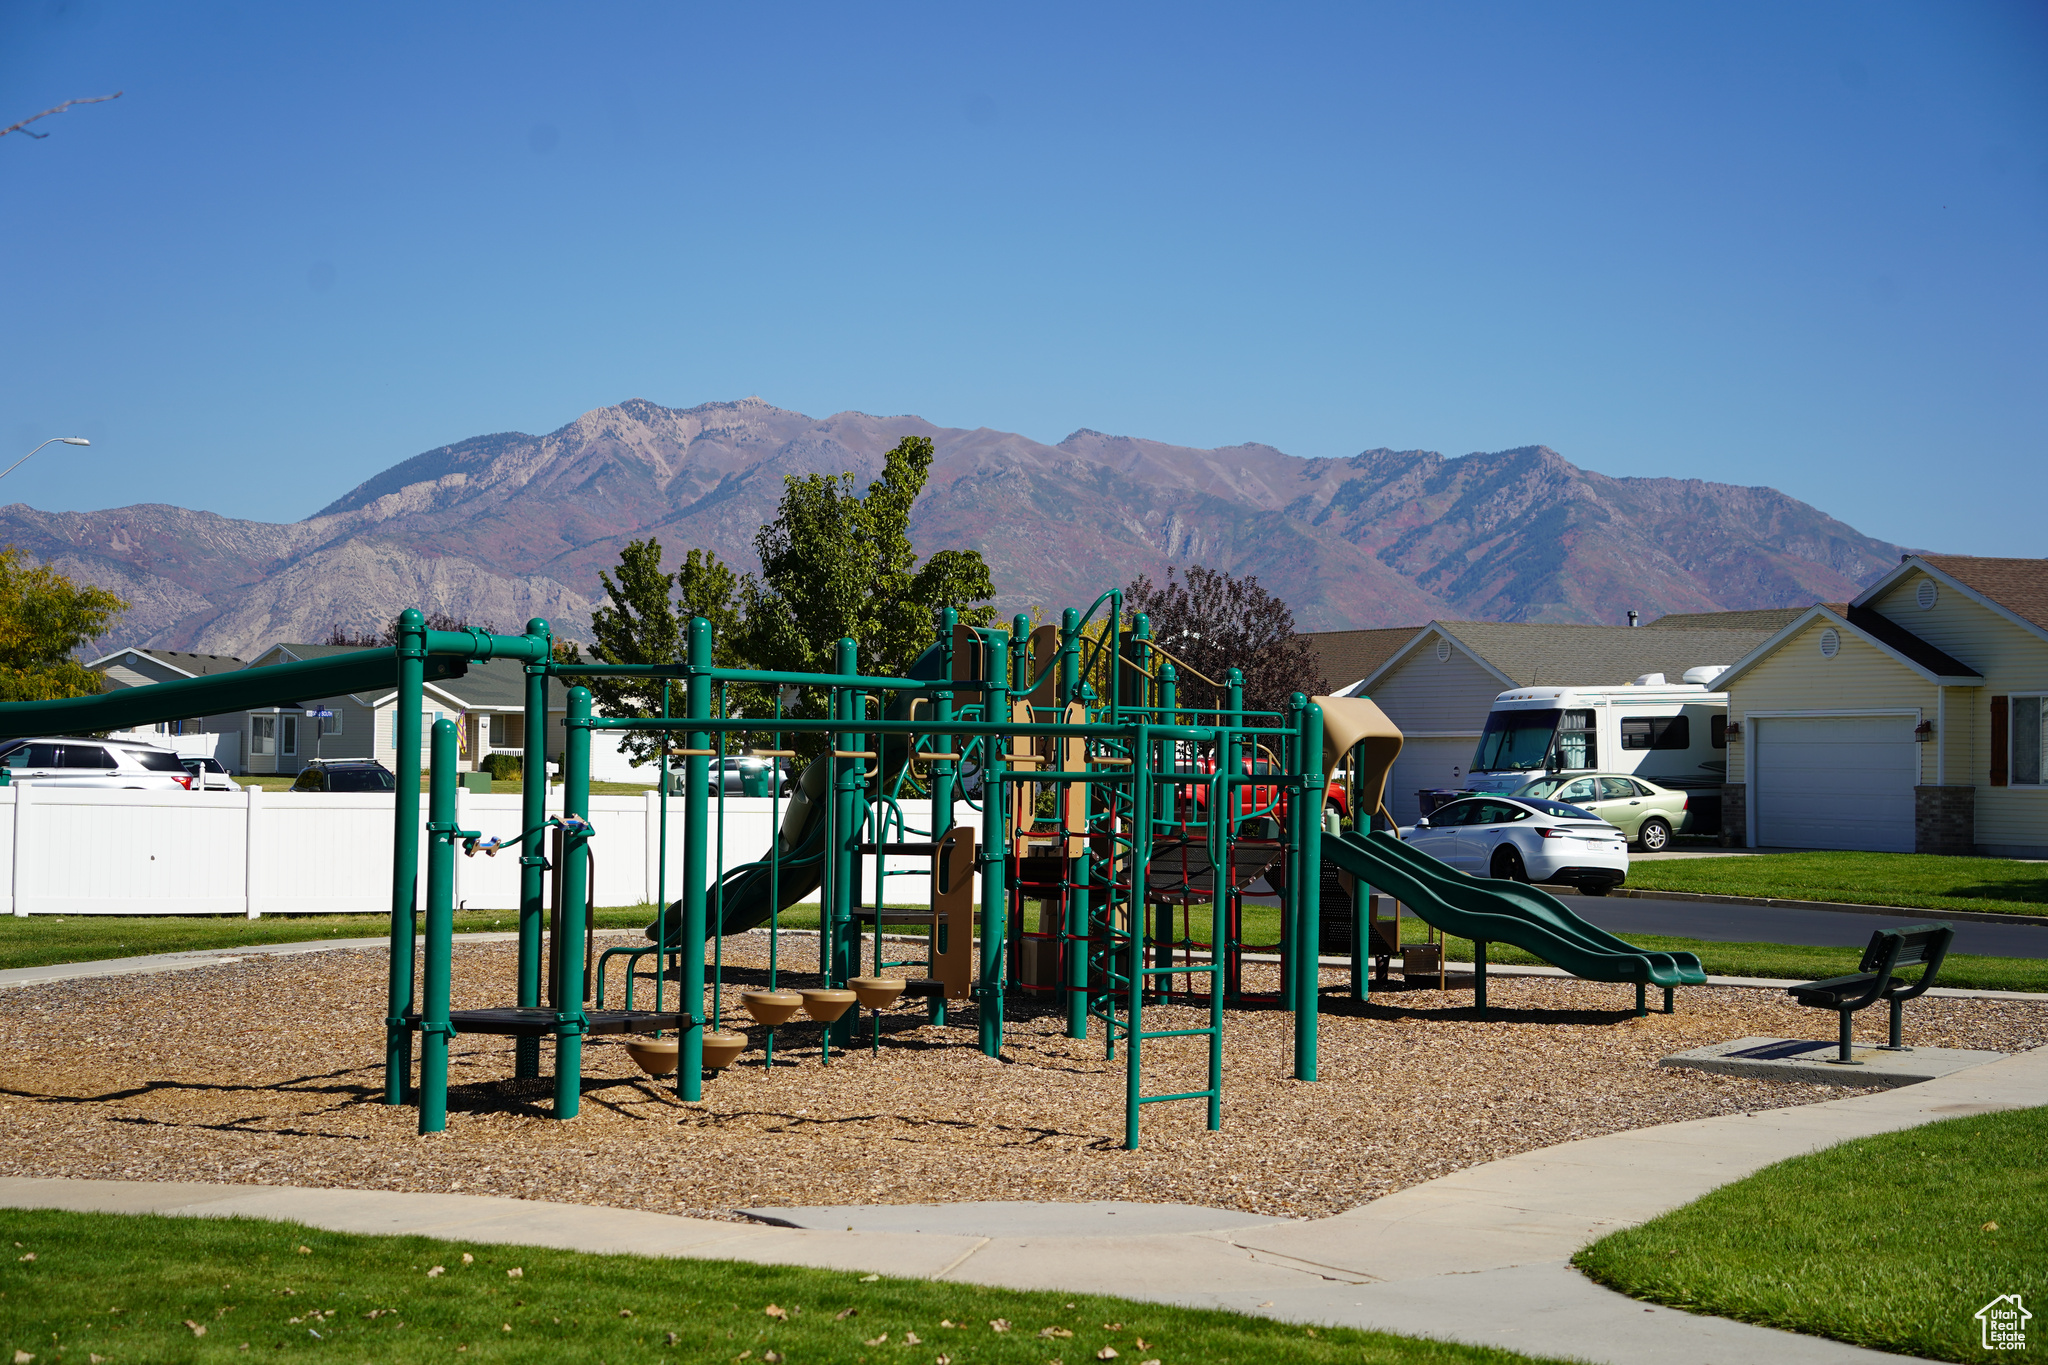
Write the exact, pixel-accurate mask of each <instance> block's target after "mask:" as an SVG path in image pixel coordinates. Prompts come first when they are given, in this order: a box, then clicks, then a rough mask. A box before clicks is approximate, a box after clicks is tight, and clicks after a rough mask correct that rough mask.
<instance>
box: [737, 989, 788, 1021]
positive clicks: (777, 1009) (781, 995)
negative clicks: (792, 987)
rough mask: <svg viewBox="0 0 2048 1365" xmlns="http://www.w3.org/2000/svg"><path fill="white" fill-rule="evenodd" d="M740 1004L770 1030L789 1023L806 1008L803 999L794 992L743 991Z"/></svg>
mask: <svg viewBox="0 0 2048 1365" xmlns="http://www.w3.org/2000/svg"><path fill="white" fill-rule="evenodd" d="M740 1003H741V1004H742V1005H745V1006H746V1007H747V1013H748V1014H751V1015H753V1016H754V1017H755V1018H756V1019H758V1020H760V1021H761V1022H762V1023H764V1024H766V1025H767V1026H768V1027H769V1028H774V1027H775V1026H776V1025H777V1024H786V1023H788V1022H789V1021H790V1020H791V1019H792V1018H793V1017H795V1015H796V1012H797V1011H798V1010H800V1009H802V1008H803V1007H804V999H803V997H802V996H800V995H798V994H796V993H795V992H794V991H743V992H742V993H741V994H740Z"/></svg>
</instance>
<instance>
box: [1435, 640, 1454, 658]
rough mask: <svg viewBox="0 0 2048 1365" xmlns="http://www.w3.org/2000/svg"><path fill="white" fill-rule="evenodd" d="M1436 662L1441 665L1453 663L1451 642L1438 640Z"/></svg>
mask: <svg viewBox="0 0 2048 1365" xmlns="http://www.w3.org/2000/svg"><path fill="white" fill-rule="evenodd" d="M1436 661H1437V662H1438V663H1440V664H1447V663H1449V662H1450V661H1451V642H1450V641H1449V640H1445V639H1441V638H1440V639H1438V640H1437V642H1436Z"/></svg>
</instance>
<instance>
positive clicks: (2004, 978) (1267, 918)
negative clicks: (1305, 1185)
mask: <svg viewBox="0 0 2048 1365" xmlns="http://www.w3.org/2000/svg"><path fill="white" fill-rule="evenodd" d="M811 922H812V924H816V922H817V921H816V919H815V918H813V920H812V921H811ZM1175 924H1176V926H1178V924H1179V917H1178V915H1176V917H1175ZM1031 927H1036V926H1035V923H1033V924H1032V926H1031ZM1193 931H1194V932H1193V933H1192V934H1191V935H1190V937H1192V938H1193V939H1194V940H1195V941H1196V942H1197V943H1207V942H1208V941H1209V916H1208V912H1207V909H1206V907H1197V912H1196V914H1195V915H1194V916H1193ZM1425 933H1426V926H1424V925H1423V923H1422V922H1421V921H1420V920H1417V919H1413V918H1412V917H1409V916H1403V918H1402V937H1403V938H1406V939H1408V940H1410V941H1415V942H1419V941H1420V940H1421V939H1422V938H1423V937H1424V935H1425ZM1244 937H1245V940H1246V941H1247V942H1255V943H1274V942H1277V941H1278V940H1279V937H1280V911H1279V909H1278V908H1277V907H1269V906H1254V905H1248V906H1246V907H1245V911H1244ZM1620 937H1622V938H1623V939H1625V940H1627V941H1628V942H1630V943H1633V944H1635V945H1636V946H1637V947H1638V948H1647V949H1649V950H1651V951H1653V952H1665V953H1694V954H1697V955H1698V957H1699V959H1700V965H1701V966H1703V967H1705V968H1706V970H1707V974H1708V975H1709V976H1769V977H1784V978H1787V979H1789V980H1795V981H1818V980H1820V979H1821V978H1823V977H1828V976H1842V975H1845V974H1847V973H1849V972H1853V971H1855V970H1856V968H1857V966H1858V964H1859V963H1860V962H1861V960H1862V957H1863V945H1862V944H1860V943H1858V944H1856V945H1854V946H1852V947H1850V946H1845V947H1841V948H1807V947H1798V946H1788V945H1785V944H1779V943H1713V942H1709V941H1708V940H1706V939H1698V938H1671V937H1667V936H1665V935H1662V934H1623V935H1620ZM1325 951H1326V952H1327V948H1326V949H1325ZM1449 952H1450V960H1451V961H1453V962H1470V961H1471V960H1472V945H1471V943H1470V942H1469V941H1467V940H1465V939H1462V938H1453V939H1451V940H1449ZM1486 960H1487V961H1488V962H1489V963H1494V964H1513V965H1517V966H1537V965H1542V963H1543V959H1541V958H1539V957H1537V956H1535V955H1534V954H1532V953H1525V952H1523V951H1522V950H1521V949H1519V948H1515V947H1511V946H1509V945H1508V944H1505V943H1489V944H1488V945H1487V948H1486ZM1938 981H1939V984H1940V985H1943V986H1956V987H1959V988H1963V989H1968V990H1981V991H2048V959H2041V958H2024V957H1967V956H1964V955H1962V954H1960V953H1958V954H1951V955H1950V956H1949V958H1948V959H1947V960H1946V961H1945V962H1943V963H1942V967H1941V976H1940V977H1939V979H1938Z"/></svg>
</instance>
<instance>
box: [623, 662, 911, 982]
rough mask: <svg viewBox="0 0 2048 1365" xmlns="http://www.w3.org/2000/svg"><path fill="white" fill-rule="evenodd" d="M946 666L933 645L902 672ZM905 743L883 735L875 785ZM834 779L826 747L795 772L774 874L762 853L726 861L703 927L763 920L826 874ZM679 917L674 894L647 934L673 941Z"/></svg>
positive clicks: (897, 701)
mask: <svg viewBox="0 0 2048 1365" xmlns="http://www.w3.org/2000/svg"><path fill="white" fill-rule="evenodd" d="M945 670H946V655H945V651H944V650H943V649H942V648H941V647H939V646H938V645H933V646H932V647H931V648H930V649H927V650H926V651H925V652H924V653H922V654H920V655H918V656H917V661H916V662H915V663H913V664H911V666H910V668H909V669H908V670H907V671H906V672H905V673H904V675H903V676H904V677H906V678H911V679H915V680H917V681H919V682H931V681H934V680H936V679H938V678H942V677H944V676H945ZM918 695H919V694H918V693H915V692H896V693H893V694H891V696H890V699H889V705H888V707H887V709H886V710H884V711H883V713H882V715H883V718H884V719H886V720H905V719H908V718H909V716H910V703H911V700H912V699H913V698H915V697H916V696H918ZM910 750H911V739H910V736H908V735H887V736H884V737H883V741H882V744H881V747H880V748H879V750H878V751H877V752H879V753H880V754H881V760H880V765H879V766H880V768H881V774H880V777H879V778H878V779H877V782H878V785H879V784H880V783H886V782H888V781H889V780H890V779H891V778H893V777H895V776H896V774H897V773H899V772H901V771H902V770H903V765H904V764H906V763H908V762H909V761H910ZM831 785H832V759H831V758H830V757H829V756H826V755H821V756H819V757H817V758H814V759H812V760H811V761H810V764H809V765H808V766H807V767H805V769H804V773H803V776H802V777H800V778H798V779H797V782H796V788H795V790H793V791H792V792H791V793H790V795H789V800H788V803H787V804H786V805H784V806H783V808H782V828H781V830H780V831H779V833H778V834H777V837H776V840H775V844H776V850H779V852H780V855H781V857H780V860H779V862H780V866H779V867H777V868H776V869H775V870H774V871H773V873H772V874H771V872H770V868H769V865H768V859H769V856H770V855H769V853H763V854H762V855H761V859H760V861H758V862H752V863H743V864H742V865H740V866H739V867H733V868H728V869H726V872H725V876H724V878H723V879H722V881H720V882H713V883H712V884H711V886H710V888H709V894H708V895H707V897H706V907H707V909H708V911H709V913H707V914H706V915H705V917H704V927H705V931H706V933H707V934H711V933H724V934H738V933H744V932H745V931H746V930H748V929H751V928H753V927H754V926H755V925H757V924H761V923H763V922H765V921H766V920H767V918H768V916H769V915H770V913H772V911H773V910H787V909H789V907H790V906H792V905H795V904H796V903H797V902H798V901H800V900H802V899H803V898H804V897H806V896H808V895H810V894H811V893H812V892H813V891H816V890H817V889H818V884H819V882H820V881H821V880H823V878H824V869H825V832H826V825H827V821H826V819H825V816H826V814H827V813H828V811H829V810H830V807H831V802H830V801H829V800H828V797H829V796H830V793H831ZM721 901H722V902H723V904H724V906H725V913H724V915H723V916H722V917H721V916H720V915H719V910H718V907H719V905H720V903H721ZM721 918H722V921H723V922H722V923H721V922H720V920H721ZM682 925H683V903H682V902H681V901H674V902H671V903H670V905H669V907H668V909H667V911H665V912H664V913H663V914H662V917H661V918H660V919H658V920H656V921H655V922H654V923H653V924H650V925H648V926H647V937H648V940H649V941H650V942H665V941H671V940H672V939H673V937H674V936H675V935H678V934H680V933H681V932H682Z"/></svg>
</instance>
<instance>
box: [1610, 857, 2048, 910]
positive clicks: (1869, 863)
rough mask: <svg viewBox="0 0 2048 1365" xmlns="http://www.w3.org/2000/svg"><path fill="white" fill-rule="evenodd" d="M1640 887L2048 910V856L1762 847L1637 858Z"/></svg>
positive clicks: (1632, 881) (1634, 880) (1634, 878)
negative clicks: (1740, 853)
mask: <svg viewBox="0 0 2048 1365" xmlns="http://www.w3.org/2000/svg"><path fill="white" fill-rule="evenodd" d="M1628 885H1629V888H1630V889H1631V890H1635V891H1696V892H1702V893H1705V894H1707V895H1714V896H1776V897H1781V898H1783V899H1786V900H1803V901H1842V902H1845V903H1847V904H1850V905H1904V906H1910V907H1913V908H1916V909H1919V908H1924V909H1928V910H1975V911H1980V912H1985V913H1992V914H2007V915H2048V863H2023V862H2018V861H2015V860H2014V859H2011V858H1940V857H1936V856H1934V855H1933V854H1928V853H1760V854H1757V855H1756V856H1754V857H1744V858H1673V859H1670V860H1668V861H1666V860H1658V861H1654V862H1644V861H1637V862H1633V863H1631V864H1630V865H1629V869H1628Z"/></svg>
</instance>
